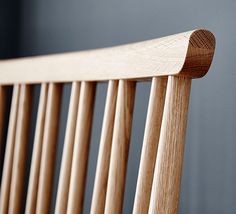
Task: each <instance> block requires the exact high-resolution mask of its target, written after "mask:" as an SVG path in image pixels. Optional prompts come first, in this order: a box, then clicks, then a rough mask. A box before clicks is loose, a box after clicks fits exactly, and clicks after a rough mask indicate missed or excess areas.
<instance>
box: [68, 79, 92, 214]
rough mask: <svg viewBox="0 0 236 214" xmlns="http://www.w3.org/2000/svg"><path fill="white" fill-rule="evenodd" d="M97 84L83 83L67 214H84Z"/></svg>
mask: <svg viewBox="0 0 236 214" xmlns="http://www.w3.org/2000/svg"><path fill="white" fill-rule="evenodd" d="M94 94H95V83H93V82H82V83H81V92H80V99H79V112H78V116H77V124H76V132H75V144H74V151H73V160H72V168H71V178H70V188H69V196H68V206H67V213H82V210H83V199H84V191H85V181H86V172H87V162H88V152H89V144H90V132H91V124H92V117H93V103H94Z"/></svg>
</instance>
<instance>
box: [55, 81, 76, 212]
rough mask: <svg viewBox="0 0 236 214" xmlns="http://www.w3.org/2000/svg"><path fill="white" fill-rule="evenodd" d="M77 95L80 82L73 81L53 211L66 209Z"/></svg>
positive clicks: (64, 210)
mask: <svg viewBox="0 0 236 214" xmlns="http://www.w3.org/2000/svg"><path fill="white" fill-rule="evenodd" d="M79 96H80V83H79V82H73V84H72V89H71V97H70V105H69V112H68V120H67V127H66V134H65V141H64V148H63V156H62V163H61V170H60V177H59V184H58V191H57V201H56V208H55V213H61V214H63V213H66V210H67V201H68V194H69V185H70V175H71V165H72V157H73V149H74V143H75V129H76V121H77V120H76V119H77V113H78V105H79Z"/></svg>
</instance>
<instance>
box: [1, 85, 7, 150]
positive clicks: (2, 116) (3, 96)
mask: <svg viewBox="0 0 236 214" xmlns="http://www.w3.org/2000/svg"><path fill="white" fill-rule="evenodd" d="M5 105H6V90H5V88H4V87H3V86H1V85H0V154H2V145H3V132H4V119H5V117H4V114H5Z"/></svg>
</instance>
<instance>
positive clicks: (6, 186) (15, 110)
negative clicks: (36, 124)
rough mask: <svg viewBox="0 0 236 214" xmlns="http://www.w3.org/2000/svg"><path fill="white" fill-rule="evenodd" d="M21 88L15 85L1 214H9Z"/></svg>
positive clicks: (3, 175) (0, 205)
mask: <svg viewBox="0 0 236 214" xmlns="http://www.w3.org/2000/svg"><path fill="white" fill-rule="evenodd" d="M19 95H20V86H19V85H14V89H13V95H12V103H11V112H10V119H9V125H8V134H7V143H6V150H5V157H4V166H3V173H2V182H1V197H0V213H1V214H2V213H4V214H5V213H7V212H8V205H9V198H10V186H11V175H12V166H13V157H14V146H15V135H16V123H17V115H18V107H19Z"/></svg>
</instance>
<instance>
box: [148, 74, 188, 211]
mask: <svg viewBox="0 0 236 214" xmlns="http://www.w3.org/2000/svg"><path fill="white" fill-rule="evenodd" d="M190 87H191V79H188V78H185V77H174V76H170V77H169V78H168V85H167V91H166V99H165V106H164V112H163V120H162V126H161V133H160V141H159V147H158V154H157V159H156V166H155V172H154V179H153V184H152V192H151V199H150V206H149V213H150V214H153V213H158V214H166V213H171V214H172V213H178V202H179V189H180V182H181V173H182V163H183V157H184V145H185V134H186V125H187V113H188V103H189V94H190Z"/></svg>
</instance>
